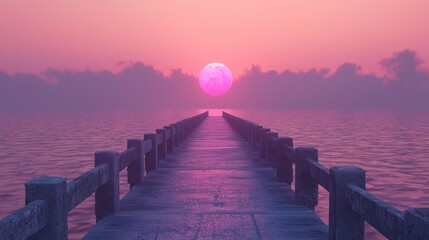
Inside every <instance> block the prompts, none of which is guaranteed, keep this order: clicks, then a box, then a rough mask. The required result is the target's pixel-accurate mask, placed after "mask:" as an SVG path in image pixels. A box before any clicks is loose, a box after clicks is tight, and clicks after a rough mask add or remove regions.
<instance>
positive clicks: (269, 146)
mask: <svg viewBox="0 0 429 240" xmlns="http://www.w3.org/2000/svg"><path fill="white" fill-rule="evenodd" d="M278 137H279V134H278V133H276V132H268V133H266V138H267V141H266V143H265V147H266V150H265V159H266V160H267V161H268V162H269V163H271V164H273V163H274V158H275V156H276V148H275V147H274V145H275V139H277V138H278ZM273 138H274V141H273Z"/></svg>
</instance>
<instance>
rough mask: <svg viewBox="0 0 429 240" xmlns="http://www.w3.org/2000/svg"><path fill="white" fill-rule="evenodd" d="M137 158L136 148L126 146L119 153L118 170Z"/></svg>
mask: <svg viewBox="0 0 429 240" xmlns="http://www.w3.org/2000/svg"><path fill="white" fill-rule="evenodd" d="M136 159H137V149H136V148H134V147H133V148H128V149H127V150H125V151H123V152H121V153H120V154H119V171H122V170H124V169H125V168H126V167H128V165H130V164H131V163H132V162H134V161H135V160H136Z"/></svg>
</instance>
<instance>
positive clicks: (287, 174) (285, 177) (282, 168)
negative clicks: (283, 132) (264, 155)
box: [276, 137, 294, 185]
mask: <svg viewBox="0 0 429 240" xmlns="http://www.w3.org/2000/svg"><path fill="white" fill-rule="evenodd" d="M277 143H278V146H277V147H278V149H277V161H276V162H277V179H278V180H279V181H280V182H287V183H288V184H289V185H291V184H292V180H293V169H292V164H293V159H292V158H291V157H292V155H293V154H294V153H293V152H292V153H290V152H286V151H290V149H289V148H287V149H285V147H284V146H285V145H286V146H288V147H290V148H292V151H293V139H292V138H290V137H280V138H278V139H277Z"/></svg>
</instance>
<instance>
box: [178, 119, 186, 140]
mask: <svg viewBox="0 0 429 240" xmlns="http://www.w3.org/2000/svg"><path fill="white" fill-rule="evenodd" d="M179 126H180V135H179V138H180V142H183V141H184V140H185V124H184V122H183V121H180V122H179Z"/></svg>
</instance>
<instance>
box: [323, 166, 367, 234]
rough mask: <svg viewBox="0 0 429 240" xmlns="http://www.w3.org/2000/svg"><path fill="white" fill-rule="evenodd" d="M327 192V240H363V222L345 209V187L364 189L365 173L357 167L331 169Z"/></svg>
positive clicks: (356, 215)
mask: <svg viewBox="0 0 429 240" xmlns="http://www.w3.org/2000/svg"><path fill="white" fill-rule="evenodd" d="M329 174H330V176H331V191H330V192H329V239H330V240H343V239H344V240H352V239H353V240H359V239H361V240H363V239H364V220H363V219H362V218H361V217H359V215H358V214H356V213H354V212H353V210H352V209H351V208H350V207H347V200H346V199H347V196H346V192H347V191H346V188H347V185H355V186H358V187H360V188H362V189H365V182H366V180H365V171H364V170H363V169H361V168H358V167H332V168H330V169H329Z"/></svg>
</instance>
